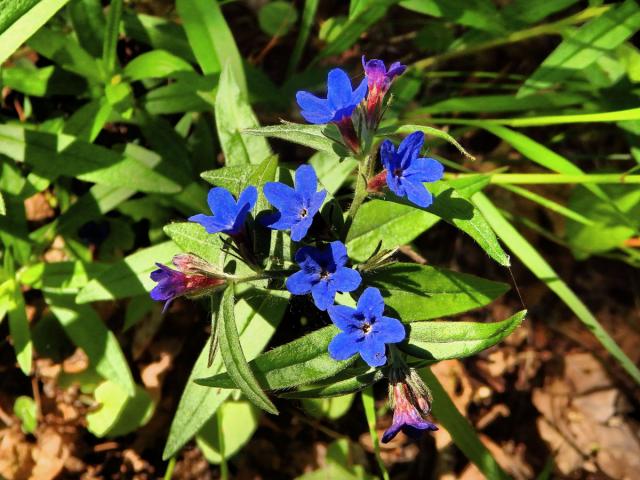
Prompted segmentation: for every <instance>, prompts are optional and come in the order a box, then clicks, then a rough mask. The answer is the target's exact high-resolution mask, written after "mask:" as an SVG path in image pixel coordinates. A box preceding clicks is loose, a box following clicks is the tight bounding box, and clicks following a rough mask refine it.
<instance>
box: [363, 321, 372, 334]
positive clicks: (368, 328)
mask: <svg viewBox="0 0 640 480" xmlns="http://www.w3.org/2000/svg"><path fill="white" fill-rule="evenodd" d="M362 331H363V332H364V334H365V335H366V334H367V333H369V332H370V331H371V324H370V323H364V324H363V325H362Z"/></svg>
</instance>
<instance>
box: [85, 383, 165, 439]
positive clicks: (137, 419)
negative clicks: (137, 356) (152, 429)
mask: <svg viewBox="0 0 640 480" xmlns="http://www.w3.org/2000/svg"><path fill="white" fill-rule="evenodd" d="M94 396H95V399H96V403H98V404H99V405H100V407H99V408H98V409H97V410H95V411H91V412H89V413H88V414H87V429H88V430H89V431H90V432H91V433H93V434H94V435H95V436H96V437H105V436H108V437H120V436H122V435H126V434H127V433H131V432H133V431H135V430H137V429H138V428H140V427H142V426H143V425H145V424H146V423H147V422H148V421H149V420H150V419H151V417H152V416H153V412H154V410H155V408H154V404H153V401H152V400H151V396H150V395H149V393H147V391H146V390H145V389H144V388H142V387H140V386H139V385H136V386H135V393H134V395H133V396H128V395H127V391H126V390H124V389H123V388H122V387H121V386H120V385H119V384H117V383H114V382H112V381H109V380H107V381H106V382H103V383H101V384H100V385H98V388H96V390H95V392H94Z"/></svg>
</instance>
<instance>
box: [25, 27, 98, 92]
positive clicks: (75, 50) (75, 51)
mask: <svg viewBox="0 0 640 480" xmlns="http://www.w3.org/2000/svg"><path fill="white" fill-rule="evenodd" d="M28 45H29V46H30V47H31V48H33V49H34V50H35V51H36V52H38V53H39V54H40V55H42V56H43V57H46V58H48V59H50V60H52V61H53V62H54V63H56V64H57V65H58V66H59V67H61V68H63V69H65V70H67V71H69V72H73V73H76V74H78V75H81V76H83V77H85V78H86V79H87V80H89V81H91V82H96V83H97V82H103V81H104V70H103V66H102V63H100V62H99V61H98V60H97V59H95V58H93V57H92V56H91V54H90V53H89V52H87V51H86V50H85V49H84V48H82V47H81V46H80V44H78V42H77V41H76V40H75V39H74V38H73V37H72V36H71V35H67V34H64V33H62V32H59V31H57V30H52V29H51V28H48V27H43V28H41V29H40V30H38V31H37V32H36V33H35V34H34V35H33V36H32V37H31V38H30V39H29V42H28Z"/></svg>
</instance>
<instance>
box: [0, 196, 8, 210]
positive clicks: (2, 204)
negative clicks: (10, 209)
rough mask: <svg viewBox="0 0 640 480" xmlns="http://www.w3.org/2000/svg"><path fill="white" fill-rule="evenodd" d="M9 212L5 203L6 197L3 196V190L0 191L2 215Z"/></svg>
mask: <svg viewBox="0 0 640 480" xmlns="http://www.w3.org/2000/svg"><path fill="white" fill-rule="evenodd" d="M6 214H7V207H6V206H5V204H4V197H3V196H2V192H0V215H6Z"/></svg>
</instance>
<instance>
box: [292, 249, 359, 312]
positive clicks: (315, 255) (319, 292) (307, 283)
mask: <svg viewBox="0 0 640 480" xmlns="http://www.w3.org/2000/svg"><path fill="white" fill-rule="evenodd" d="M295 260H296V262H297V263H298V265H300V270H299V271H298V272H296V273H294V274H293V275H291V276H290V277H289V278H287V281H286V286H287V290H289V291H290V292H291V293H293V294H294V295H306V294H308V293H311V296H312V297H313V301H314V303H315V304H316V307H318V308H319V309H320V310H326V309H327V308H329V307H330V306H331V305H333V302H334V299H335V296H336V293H338V292H352V291H354V290H355V289H356V288H358V286H359V285H360V282H361V281H362V278H361V277H360V274H359V273H358V272H357V271H355V270H354V269H352V268H349V267H347V266H346V264H347V261H348V260H349V259H348V257H347V248H346V247H345V246H344V243H342V242H339V241H335V242H331V243H330V244H329V245H327V247H326V248H324V249H322V250H320V249H318V248H314V247H302V248H301V249H300V250H298V251H297V252H296V256H295Z"/></svg>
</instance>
